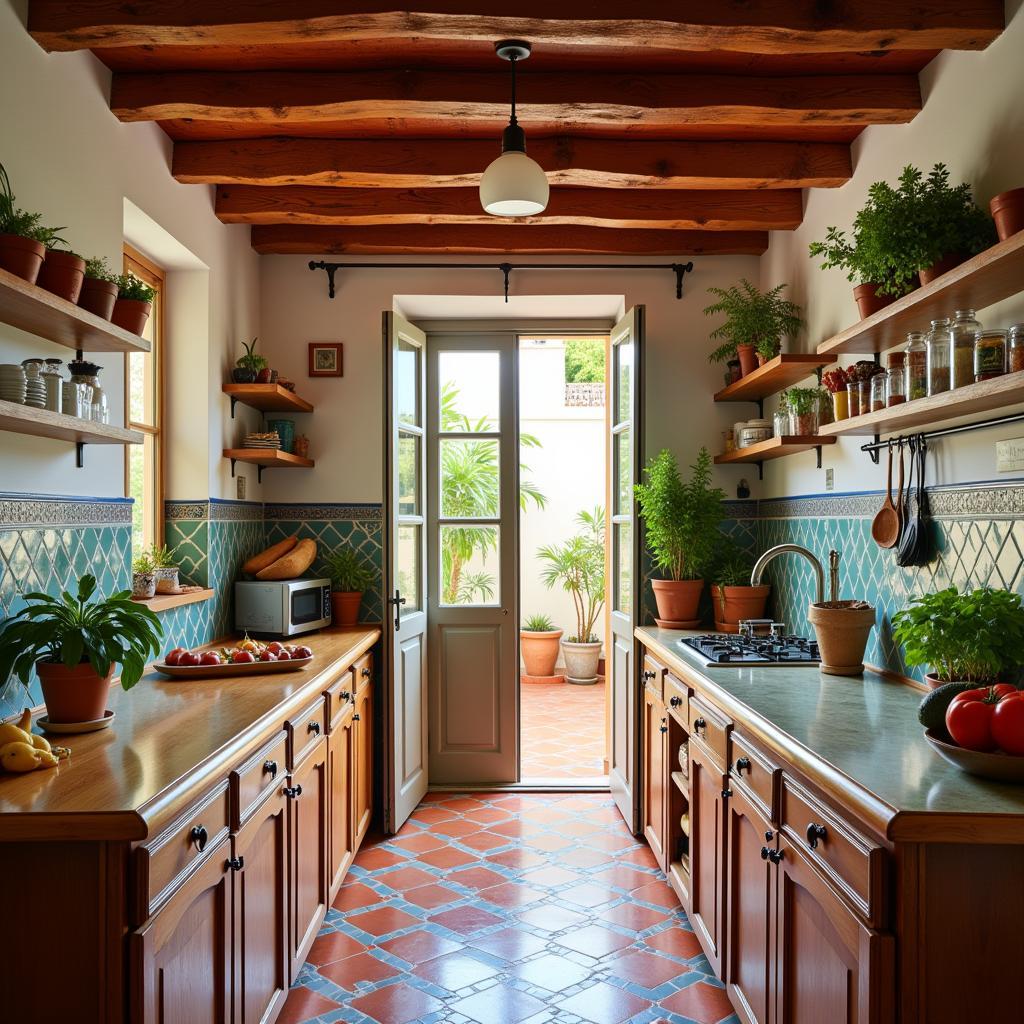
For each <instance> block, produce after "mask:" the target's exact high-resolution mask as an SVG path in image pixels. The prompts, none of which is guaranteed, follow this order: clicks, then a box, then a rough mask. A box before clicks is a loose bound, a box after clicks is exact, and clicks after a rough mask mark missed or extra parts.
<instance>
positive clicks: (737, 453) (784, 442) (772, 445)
mask: <svg viewBox="0 0 1024 1024" xmlns="http://www.w3.org/2000/svg"><path fill="white" fill-rule="evenodd" d="M835 443H836V439H835V438H834V437H825V436H822V435H817V434H808V435H806V436H805V435H791V434H785V435H783V436H782V437H770V438H769V439H768V440H767V441H758V443H757V444H752V445H748V446H747V447H746V448H737V449H735V450H734V451H731V452H723V453H722V454H721V455H716V456H715V465H716V466H725V465H729V464H731V463H734V462H767V461H769V460H770V459H781V458H784V457H785V456H787V455H798V454H799V453H800V452H809V451H813V450H814V449H815V448H817V447H818V446H819V445H823V444H835Z"/></svg>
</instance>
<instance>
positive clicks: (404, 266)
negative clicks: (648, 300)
mask: <svg viewBox="0 0 1024 1024" xmlns="http://www.w3.org/2000/svg"><path fill="white" fill-rule="evenodd" d="M309 269H310V270H314V271H315V270H323V271H325V272H326V274H327V297H328V298H330V299H333V298H334V297H335V295H336V294H337V292H336V288H335V275H336V274H337V272H338V271H339V270H498V271H500V272H501V274H502V276H503V278H504V285H505V301H506V302H508V282H509V276H510V275H511V273H512V271H513V270H671V271H672V273H673V274H675V277H676V298H677V299H681V298H682V297H683V278H684V277H685V276H686V275H687V274H689V273H691V272H692V271H693V260H690V261H689V262H688V263H365V262H360V263H327V262H326V261H325V260H310V261H309Z"/></svg>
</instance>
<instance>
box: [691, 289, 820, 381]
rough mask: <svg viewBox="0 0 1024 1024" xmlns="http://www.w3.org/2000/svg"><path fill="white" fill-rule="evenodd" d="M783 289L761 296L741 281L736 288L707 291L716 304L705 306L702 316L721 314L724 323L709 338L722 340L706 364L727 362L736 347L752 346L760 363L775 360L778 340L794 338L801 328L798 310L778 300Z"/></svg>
mask: <svg viewBox="0 0 1024 1024" xmlns="http://www.w3.org/2000/svg"><path fill="white" fill-rule="evenodd" d="M785 287H786V285H785V284H780V285H776V287H774V288H773V289H772V290H771V291H769V292H762V291H761V290H760V289H759V288H756V287H755V286H754V285H752V284H751V283H750V282H749V281H748V280H747V279H746V278H745V277H744V278H741V279H740V283H739V284H738V285H735V284H734V285H731V286H730V287H728V288H709V289H708V291H709V292H710V293H711V294H712V295H717V296H718V301H717V302H715V303H713V304H712V305H710V306H706V307H705V308H704V315H705V316H713V315H714V314H716V313H724V314H725V316H726V320H725V323H724V324H722V325H721V326H719V327H716V328H715V329H714V330H713V331H712V332H711V334H710V335H709V337H710V338H712V339H714V340H717V339H719V338H724V339H725V340H724V341H723V343H722V344H721V345H719V346H718V348H716V349H715V350H714V352H712V353H711V355H710V356H708V361H709V362H712V363H724V362H727V361H728V360H729V359H732V358H733V357H734V356H735V355H736V348H737V346H738V345H754V346H755V347H756V348H757V351H758V352H759V353H760V354H761V356H762V357H763V358H764V359H773V358H774V357H775V356H777V355H778V354H779V352H781V351H782V339H783V338H784V337H791V336H792V335H794V334H796V332H797V331H799V330H800V328H801V327H803V324H804V321H803V318H802V317H801V315H800V314H801V312H802V311H801V309H800V307H799V306H798V305H797V304H796V303H795V302H790V301H789V300H788V299H783V298H782V297H781V296H782V290H783V289H784V288H785Z"/></svg>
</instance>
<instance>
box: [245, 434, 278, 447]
mask: <svg viewBox="0 0 1024 1024" xmlns="http://www.w3.org/2000/svg"><path fill="white" fill-rule="evenodd" d="M242 446H243V447H244V448H280V447H281V438H280V436H279V435H278V433H277V431H276V430H275V431H273V432H271V433H269V434H247V435H246V438H245V440H244V441H243V442H242Z"/></svg>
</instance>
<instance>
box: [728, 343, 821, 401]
mask: <svg viewBox="0 0 1024 1024" xmlns="http://www.w3.org/2000/svg"><path fill="white" fill-rule="evenodd" d="M830 362H832V360H831V358H829V357H828V356H817V355H807V354H803V353H789V352H783V353H782V354H781V355H777V356H776V357H775V358H774V359H769V360H768V362H767V363H765V364H764V366H759V367H758V368H757V369H756V370H755V371H754V372H753V373H748V374H747V376H746V377H741V378H740V379H739V380H738V381H736V382H734V383H733V384H730V385H728V387H724V388H722V390H721V391H719V392H717V393H716V394H715V401H716V402H759V401H761V399H763V398H767V397H768V396H769V395H774V394H776V393H777V392H779V391H784V390H785V389H786V388H788V387H792V385H794V384H796V383H798V382H799V381H802V380H803V379H804V378H805V377H808V376H810V375H811V374H812V373H814V371H815V370H817V369H818V368H819V367H822V366H826V365H827V364H828V363H830Z"/></svg>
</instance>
